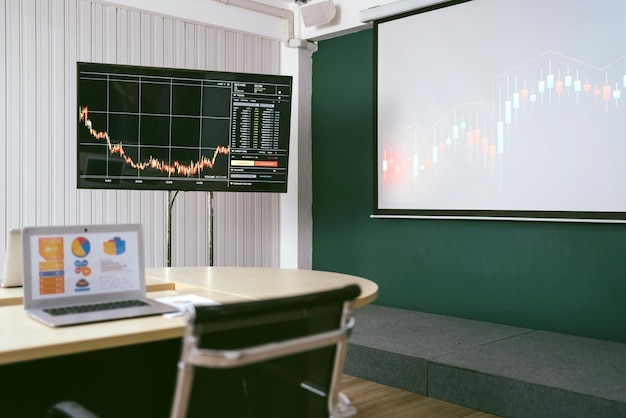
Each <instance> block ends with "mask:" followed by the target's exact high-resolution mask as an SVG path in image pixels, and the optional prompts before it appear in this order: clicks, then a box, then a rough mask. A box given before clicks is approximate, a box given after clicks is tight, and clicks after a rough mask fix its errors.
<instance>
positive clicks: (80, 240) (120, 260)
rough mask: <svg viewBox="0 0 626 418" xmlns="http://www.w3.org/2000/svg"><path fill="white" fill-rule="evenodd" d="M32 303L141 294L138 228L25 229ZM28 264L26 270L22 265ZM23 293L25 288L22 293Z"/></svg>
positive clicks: (139, 233) (113, 226)
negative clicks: (79, 297) (71, 298)
mask: <svg viewBox="0 0 626 418" xmlns="http://www.w3.org/2000/svg"><path fill="white" fill-rule="evenodd" d="M25 231H27V233H25V234H24V236H23V239H24V240H27V241H26V243H25V244H24V250H25V252H28V253H29V254H28V256H27V257H26V254H25V266H24V267H25V272H26V271H29V276H28V277H24V280H30V283H31V286H29V287H30V296H31V299H32V301H33V302H36V301H41V300H49V299H56V298H67V297H74V296H78V295H102V294H107V293H114V292H128V291H138V290H141V288H142V286H143V280H142V279H143V254H142V249H141V248H140V247H141V227H140V225H132V226H130V225H127V226H125V225H107V226H105V225H99V226H87V227H49V228H28V229H25ZM26 264H28V265H26ZM25 290H26V288H25Z"/></svg>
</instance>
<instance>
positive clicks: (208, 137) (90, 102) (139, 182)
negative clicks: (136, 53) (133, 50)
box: [76, 62, 292, 193]
mask: <svg viewBox="0 0 626 418" xmlns="http://www.w3.org/2000/svg"><path fill="white" fill-rule="evenodd" d="M291 98H292V77H291V76H284V75H267V74H250V73H233V72H217V71H201V70H188V69H173V68H157V67H145V66H128V65H117V64H99V63H86V62H78V63H77V100H78V108H77V115H76V120H77V140H78V146H77V150H78V155H77V186H78V188H86V189H150V190H187V191H190V190H196V191H231V192H280V193H284V192H286V191H287V168H288V160H289V133H290V123H291V121H290V118H291Z"/></svg>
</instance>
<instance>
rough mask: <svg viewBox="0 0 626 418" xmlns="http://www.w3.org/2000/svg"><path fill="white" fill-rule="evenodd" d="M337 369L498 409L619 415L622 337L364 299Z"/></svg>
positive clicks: (624, 413) (624, 401) (624, 373)
mask: <svg viewBox="0 0 626 418" xmlns="http://www.w3.org/2000/svg"><path fill="white" fill-rule="evenodd" d="M355 316H356V327H355V329H354V332H353V334H352V337H351V340H350V345H349V348H348V357H347V361H346V368H345V372H346V373H347V374H350V375H352V376H356V377H360V378H363V379H367V380H371V381H374V382H378V383H382V384H385V385H388V386H393V387H397V388H400V389H404V390H408V391H411V392H414V393H419V394H423V395H427V396H430V397H433V398H437V399H442V400H446V401H449V402H452V403H455V404H459V405H464V406H467V407H470V408H474V409H478V410H481V411H485V412H489V413H492V414H495V415H500V416H505V417H510V418H513V417H532V418H541V417H550V418H555V417H567V418H570V417H585V418H589V417H602V418H608V417H616V418H617V417H620V418H624V417H626V344H620V343H615V342H609V341H602V340H594V339H590V338H582V337H575V336H570V335H564V334H556V333H551V332H546V331H538V330H532V329H526V328H517V327H511V326H506V325H499V324H492V323H487V322H480V321H472V320H467V319H461V318H454V317H447V316H442V315H433V314H428V313H423V312H415V311H408V310H403V309H396V308H388V307H382V306H377V305H368V306H365V307H363V308H359V309H357V310H356V311H355Z"/></svg>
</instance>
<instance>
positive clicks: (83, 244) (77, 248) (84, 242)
mask: <svg viewBox="0 0 626 418" xmlns="http://www.w3.org/2000/svg"><path fill="white" fill-rule="evenodd" d="M90 250H91V244H90V243H89V240H88V239H87V238H85V237H77V238H74V240H73V241H72V254H74V255H75V256H76V257H85V256H87V254H89V251H90Z"/></svg>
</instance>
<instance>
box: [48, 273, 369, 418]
mask: <svg viewBox="0 0 626 418" xmlns="http://www.w3.org/2000/svg"><path fill="white" fill-rule="evenodd" d="M359 294H360V288H359V286H357V285H350V286H346V287H343V288H339V289H335V290H329V291H324V292H318V293H313V294H305V295H301V296H294V297H287V298H278V299H271V300H264V301H255V302H242V303H235V304H226V305H216V306H201V307H195V308H194V307H190V308H189V309H188V310H187V311H186V313H185V315H186V319H187V329H186V333H185V336H184V339H183V347H182V353H181V358H180V361H179V365H178V376H177V380H176V389H175V394H174V400H173V405H172V409H171V411H170V412H171V415H170V417H176V418H180V417H200V416H202V417H220V418H221V417H237V418H239V417H249V418H261V417H270V416H271V417H278V418H281V417H285V418H287V417H288V418H293V417H298V418H306V417H309V418H313V417H332V418H343V417H348V416H352V415H354V414H355V413H356V410H355V408H354V407H353V406H352V405H351V404H350V402H349V400H348V399H347V397H346V396H345V395H343V394H342V393H341V392H340V391H339V387H340V383H341V378H342V375H343V368H344V361H345V355H346V349H347V345H348V337H349V333H350V330H351V329H352V327H353V325H354V318H353V317H352V314H351V301H352V300H354V299H355V298H356V297H357V296H358V295H359ZM80 409H82V407H81V406H80V405H76V404H73V403H67V402H61V403H58V404H56V405H54V406H53V407H52V408H51V410H50V417H55V418H56V417H72V418H76V417H82V416H83V415H81V412H76V410H80ZM70 410H73V411H70ZM86 412H87V413H88V411H86ZM85 416H86V417H90V418H91V417H93V415H85Z"/></svg>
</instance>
